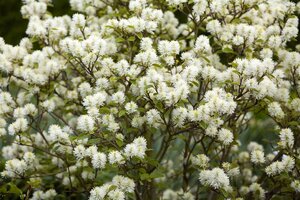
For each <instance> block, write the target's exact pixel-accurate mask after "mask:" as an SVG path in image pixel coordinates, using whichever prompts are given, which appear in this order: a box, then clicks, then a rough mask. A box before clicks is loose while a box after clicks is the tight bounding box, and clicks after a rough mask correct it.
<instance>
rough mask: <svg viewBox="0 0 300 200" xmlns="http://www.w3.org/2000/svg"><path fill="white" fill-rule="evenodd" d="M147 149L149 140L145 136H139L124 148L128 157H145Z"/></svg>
mask: <svg viewBox="0 0 300 200" xmlns="http://www.w3.org/2000/svg"><path fill="white" fill-rule="evenodd" d="M146 150H147V142H146V140H145V138H143V137H138V138H136V139H134V140H133V142H132V143H130V144H127V145H126V146H125V149H124V154H125V156H126V157H129V158H131V157H138V158H141V159H142V158H144V157H145V153H146Z"/></svg>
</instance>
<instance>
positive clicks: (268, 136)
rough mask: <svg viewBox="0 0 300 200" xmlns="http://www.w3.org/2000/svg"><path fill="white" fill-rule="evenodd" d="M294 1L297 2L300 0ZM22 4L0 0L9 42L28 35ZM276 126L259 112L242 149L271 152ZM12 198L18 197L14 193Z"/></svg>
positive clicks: (61, 9)
mask: <svg viewBox="0 0 300 200" xmlns="http://www.w3.org/2000/svg"><path fill="white" fill-rule="evenodd" d="M292 1H293V2H295V3H297V2H298V0H292ZM21 6H22V1H21V0H0V37H3V38H4V40H5V42H6V43H8V44H12V45H17V44H19V41H20V40H21V39H22V38H23V37H25V36H26V34H25V30H26V27H27V25H28V20H26V19H23V18H22V15H21V14H20V8H21ZM48 10H49V12H51V13H52V14H53V15H54V16H60V15H64V14H70V15H72V14H74V13H75V12H74V11H71V9H70V5H69V2H68V0H53V6H52V7H50V9H48ZM175 15H176V17H177V18H178V19H179V20H181V21H184V20H186V18H185V16H181V15H180V12H175ZM298 17H299V16H298ZM299 42H300V36H299V35H298V37H297V38H296V39H294V40H293V41H291V42H289V43H288V45H287V47H288V49H292V50H294V49H295V47H296V45H298V44H299ZM226 56H227V55H226V54H224V58H225V57H226ZM221 59H222V55H221ZM274 126H276V124H275V122H274V121H273V120H271V119H270V118H269V117H267V113H264V112H257V113H256V114H255V117H253V118H252V119H251V121H250V122H249V123H248V127H247V129H246V131H245V132H244V133H243V134H242V135H240V136H239V140H240V141H241V144H243V145H244V146H242V147H241V149H246V148H247V144H248V143H247V142H246V141H256V142H258V143H259V144H262V145H263V146H264V149H265V152H266V153H270V152H271V145H272V144H271V142H272V141H273V140H275V138H278V136H276V135H275V134H274ZM249 133H251V134H249ZM2 145H3V143H2V141H1V140H0V149H1V146H2ZM181 145H183V144H178V146H181ZM178 146H177V147H178ZM171 152H172V151H171ZM170 156H174V157H176V156H177V155H176V154H174V155H172V154H170ZM4 168H5V161H4V160H3V159H2V158H1V157H0V172H1V171H3V170H4ZM0 185H1V183H0ZM12 189H14V188H12ZM10 198H18V197H17V196H13V195H12V196H11V197H10ZM0 200H1V196H0Z"/></svg>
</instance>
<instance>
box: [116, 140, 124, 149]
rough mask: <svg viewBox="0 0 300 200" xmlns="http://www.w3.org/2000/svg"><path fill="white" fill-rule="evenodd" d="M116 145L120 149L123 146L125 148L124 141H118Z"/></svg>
mask: <svg viewBox="0 0 300 200" xmlns="http://www.w3.org/2000/svg"><path fill="white" fill-rule="evenodd" d="M116 143H117V145H118V146H119V147H122V146H123V141H122V140H119V139H117V140H116Z"/></svg>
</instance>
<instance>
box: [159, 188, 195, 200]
mask: <svg viewBox="0 0 300 200" xmlns="http://www.w3.org/2000/svg"><path fill="white" fill-rule="evenodd" d="M162 199H163V200H180V199H184V200H194V199H195V196H194V195H193V194H192V193H191V192H189V191H185V192H184V191H183V190H182V189H180V190H179V191H174V190H171V189H167V190H165V191H164V193H163V195H162Z"/></svg>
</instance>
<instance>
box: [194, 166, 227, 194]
mask: <svg viewBox="0 0 300 200" xmlns="http://www.w3.org/2000/svg"><path fill="white" fill-rule="evenodd" d="M199 180H200V182H201V183H202V184H203V185H206V186H210V187H213V188H214V189H225V190H226V188H228V187H230V185H229V178H228V176H227V175H226V174H225V172H224V170H222V169H220V168H214V169H212V170H203V171H201V172H200V176H199Z"/></svg>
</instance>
